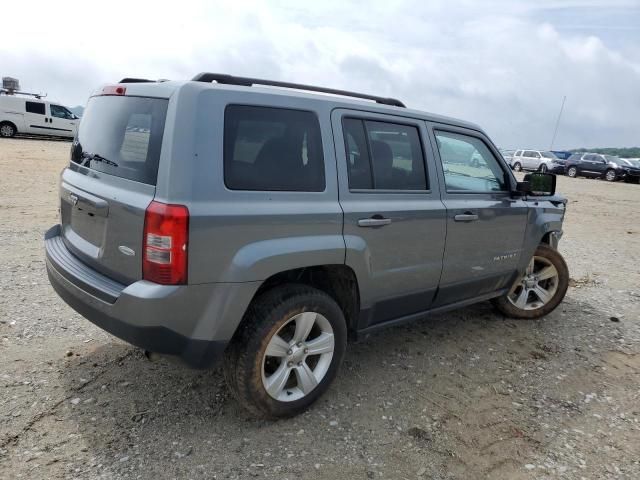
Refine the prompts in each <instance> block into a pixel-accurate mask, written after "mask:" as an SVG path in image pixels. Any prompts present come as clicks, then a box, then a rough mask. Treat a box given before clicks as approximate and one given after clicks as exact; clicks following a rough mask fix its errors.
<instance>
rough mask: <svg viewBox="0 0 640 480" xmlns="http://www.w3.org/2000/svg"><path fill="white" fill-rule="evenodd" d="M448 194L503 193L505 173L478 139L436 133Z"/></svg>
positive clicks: (505, 185)
mask: <svg viewBox="0 0 640 480" xmlns="http://www.w3.org/2000/svg"><path fill="white" fill-rule="evenodd" d="M435 135H436V140H437V144H438V150H439V151H440V159H441V161H442V167H443V169H444V180H445V184H446V187H447V191H448V192H452V191H454V192H455V191H458V192H464V191H468V192H502V191H506V190H507V184H506V180H505V172H504V170H502V168H501V166H500V163H499V161H498V160H497V159H496V157H494V155H493V153H491V150H489V148H488V147H487V146H486V144H485V143H484V142H483V141H482V140H480V139H479V138H476V137H471V136H469V135H463V134H460V133H451V132H443V131H436V132H435Z"/></svg>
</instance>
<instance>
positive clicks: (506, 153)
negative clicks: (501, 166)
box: [500, 149, 515, 165]
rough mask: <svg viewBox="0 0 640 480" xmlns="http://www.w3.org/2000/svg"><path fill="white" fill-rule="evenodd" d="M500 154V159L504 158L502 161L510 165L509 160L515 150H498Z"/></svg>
mask: <svg viewBox="0 0 640 480" xmlns="http://www.w3.org/2000/svg"><path fill="white" fill-rule="evenodd" d="M500 153H501V154H502V158H504V161H505V162H507V163H508V164H509V165H511V160H512V159H513V154H514V153H515V150H503V149H500Z"/></svg>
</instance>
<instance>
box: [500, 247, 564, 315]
mask: <svg viewBox="0 0 640 480" xmlns="http://www.w3.org/2000/svg"><path fill="white" fill-rule="evenodd" d="M568 287H569V268H568V267H567V264H566V262H565V261H564V258H562V255H560V252H558V251H557V250H555V249H554V248H551V247H550V246H548V245H539V246H538V248H537V249H536V251H535V253H534V254H533V258H532V259H531V262H530V263H529V266H528V267H527V269H526V270H525V273H524V275H523V276H522V277H521V278H519V279H518V280H517V281H516V282H515V283H514V285H513V286H512V287H511V290H509V292H508V293H507V294H506V295H504V296H502V297H498V298H497V299H495V300H494V302H493V303H494V305H495V306H496V308H497V309H498V310H499V311H500V312H501V313H503V314H504V315H506V316H507V317H512V318H520V319H526V320H530V319H535V318H540V317H543V316H545V315H547V314H548V313H550V312H552V311H553V310H555V308H556V307H557V306H558V305H559V304H560V302H562V300H563V299H564V296H565V295H566V293H567V288H568Z"/></svg>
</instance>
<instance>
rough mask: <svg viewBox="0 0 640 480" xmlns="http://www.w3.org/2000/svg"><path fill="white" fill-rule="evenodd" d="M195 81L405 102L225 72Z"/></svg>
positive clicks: (202, 75)
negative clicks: (291, 89) (264, 86)
mask: <svg viewBox="0 0 640 480" xmlns="http://www.w3.org/2000/svg"><path fill="white" fill-rule="evenodd" d="M191 80H192V81H194V82H205V83H210V82H213V81H215V82H217V83H221V84H225V85H242V86H245V87H250V86H252V85H268V86H271V87H282V88H295V89H296V90H307V91H310V92H320V93H330V94H332V95H342V96H345V97H354V98H362V99H364V100H373V101H374V102H376V103H381V104H384V105H392V106H394V107H403V108H405V104H404V103H402V102H401V101H400V100H396V99H395V98H384V97H378V96H376V95H367V94H364V93H356V92H349V91H347V90H336V89H334V88H324V87H316V86H313V85H304V84H301V83H289V82H278V81H275V80H264V79H260V78H247V77H234V76H233V75H227V74H224V73H209V72H203V73H199V74H198V75H196V76H195V77H193V78H192V79H191Z"/></svg>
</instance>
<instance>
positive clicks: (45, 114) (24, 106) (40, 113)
mask: <svg viewBox="0 0 640 480" xmlns="http://www.w3.org/2000/svg"><path fill="white" fill-rule="evenodd" d="M77 124H78V117H77V116H76V115H75V114H73V113H71V112H70V111H69V109H68V108H67V107H64V106H62V105H60V104H57V103H53V102H49V101H46V100H42V99H39V98H35V97H32V96H31V97H30V96H23V95H0V137H5V138H9V137H13V136H14V135H15V134H17V133H25V134H29V135H47V136H56V137H68V138H73V137H74V136H75V134H76V129H77Z"/></svg>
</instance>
